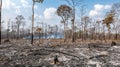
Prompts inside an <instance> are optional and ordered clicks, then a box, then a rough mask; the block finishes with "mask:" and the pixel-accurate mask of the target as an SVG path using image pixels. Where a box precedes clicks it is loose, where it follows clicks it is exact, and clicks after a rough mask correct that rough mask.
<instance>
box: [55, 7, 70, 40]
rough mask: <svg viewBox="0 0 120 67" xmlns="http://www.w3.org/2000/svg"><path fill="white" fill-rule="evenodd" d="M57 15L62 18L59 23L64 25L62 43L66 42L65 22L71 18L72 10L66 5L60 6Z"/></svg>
mask: <svg viewBox="0 0 120 67" xmlns="http://www.w3.org/2000/svg"><path fill="white" fill-rule="evenodd" d="M57 15H58V16H60V17H61V18H62V21H61V23H63V24H64V37H65V39H64V42H65V41H66V22H67V20H68V19H69V18H71V16H72V8H71V7H69V6H67V5H61V6H59V7H58V9H57Z"/></svg>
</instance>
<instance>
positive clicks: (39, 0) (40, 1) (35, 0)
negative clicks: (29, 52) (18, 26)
mask: <svg viewBox="0 0 120 67" xmlns="http://www.w3.org/2000/svg"><path fill="white" fill-rule="evenodd" d="M43 1H44V0H33V4H32V38H31V44H33V37H34V36H33V35H34V31H33V30H34V5H35V2H38V3H42V2H43Z"/></svg>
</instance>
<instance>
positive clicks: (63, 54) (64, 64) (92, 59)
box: [0, 40, 120, 67]
mask: <svg viewBox="0 0 120 67" xmlns="http://www.w3.org/2000/svg"><path fill="white" fill-rule="evenodd" d="M35 43H37V42H35ZM55 56H57V57H58V61H59V62H58V63H56V64H55V63H54V58H55ZM0 67H120V42H117V45H113V46H111V45H110V43H100V42H99V43H98V42H96V43H89V44H86V43H71V44H70V43H61V42H55V43H54V42H51V41H46V42H44V43H41V44H39V43H37V44H35V45H31V44H30V41H27V40H26V41H11V42H6V43H2V44H1V45H0Z"/></svg>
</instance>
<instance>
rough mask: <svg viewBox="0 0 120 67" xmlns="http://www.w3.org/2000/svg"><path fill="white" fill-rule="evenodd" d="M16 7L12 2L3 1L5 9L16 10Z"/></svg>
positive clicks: (9, 0)
mask: <svg viewBox="0 0 120 67" xmlns="http://www.w3.org/2000/svg"><path fill="white" fill-rule="evenodd" d="M15 6H16V5H15V3H13V2H12V1H11V0H3V6H2V7H3V8H4V9H10V8H14V7H15Z"/></svg>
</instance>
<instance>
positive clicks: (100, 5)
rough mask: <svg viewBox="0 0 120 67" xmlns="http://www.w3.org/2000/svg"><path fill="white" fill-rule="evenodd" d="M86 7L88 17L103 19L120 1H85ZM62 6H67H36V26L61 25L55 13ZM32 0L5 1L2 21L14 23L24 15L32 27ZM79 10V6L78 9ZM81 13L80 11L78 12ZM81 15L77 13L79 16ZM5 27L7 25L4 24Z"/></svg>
mask: <svg viewBox="0 0 120 67" xmlns="http://www.w3.org/2000/svg"><path fill="white" fill-rule="evenodd" d="M83 1H84V2H83V3H82V4H85V5H86V9H85V10H86V15H87V16H90V17H93V18H95V19H96V20H97V19H102V18H103V16H104V15H105V13H106V12H107V11H109V10H110V8H111V6H112V4H113V3H117V2H120V0H83ZM61 4H67V3H66V2H65V1H63V0H44V2H43V3H42V4H41V3H36V4H35V20H36V21H35V26H37V25H38V22H44V23H47V24H50V25H55V24H60V20H61V18H60V17H58V16H57V15H56V14H55V12H56V10H57V8H58V7H59V6H60V5H61ZM31 6H32V0H3V7H2V8H3V9H2V20H5V22H8V19H11V20H12V21H14V20H15V19H14V18H15V17H16V16H17V15H20V14H21V15H23V16H24V17H25V19H26V21H27V22H26V23H27V26H31V20H30V17H31V15H32V12H31V10H32V9H31ZM77 10H79V6H78V7H77ZM77 12H79V11H77ZM78 14H79V13H77V15H78ZM4 25H5V26H6V25H7V24H4Z"/></svg>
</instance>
